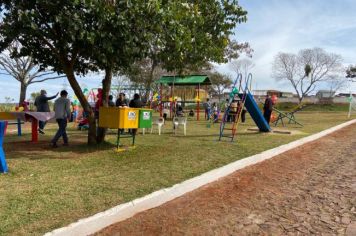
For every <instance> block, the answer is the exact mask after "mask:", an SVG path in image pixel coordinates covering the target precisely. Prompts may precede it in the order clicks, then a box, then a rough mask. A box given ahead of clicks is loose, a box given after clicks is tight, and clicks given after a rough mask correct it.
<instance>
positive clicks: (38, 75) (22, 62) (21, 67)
mask: <svg viewBox="0 0 356 236" xmlns="http://www.w3.org/2000/svg"><path fill="white" fill-rule="evenodd" d="M18 47H19V45H18V44H13V45H11V46H10V47H9V48H8V49H7V50H5V51H4V52H3V53H2V54H1V55H0V74H1V75H8V76H11V77H13V78H14V79H16V80H17V81H19V82H20V86H21V89H20V99H19V104H22V103H23V102H24V101H25V99H26V92H27V88H28V86H29V85H31V84H34V83H41V82H44V81H46V80H51V79H58V78H62V77H64V76H59V75H55V73H54V72H52V71H44V70H42V69H41V68H39V67H38V66H36V65H35V63H34V62H33V60H32V58H31V57H18V56H17V52H18Z"/></svg>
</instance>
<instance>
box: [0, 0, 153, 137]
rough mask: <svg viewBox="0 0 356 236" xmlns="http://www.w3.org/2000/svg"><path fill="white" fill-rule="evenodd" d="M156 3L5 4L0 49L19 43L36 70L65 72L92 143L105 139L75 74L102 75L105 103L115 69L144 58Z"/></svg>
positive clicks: (88, 0) (89, 0) (87, 0)
mask: <svg viewBox="0 0 356 236" xmlns="http://www.w3.org/2000/svg"><path fill="white" fill-rule="evenodd" d="M157 2H158V1H153V0H152V1H149V2H147V1H137V2H136V3H135V5H134V6H132V5H131V4H129V3H128V2H126V1H111V2H109V3H106V2H104V1H94V0H85V1H84V0H79V1H72V0H65V1H46V0H39V1H25V2H23V1H15V0H13V1H10V0H8V1H4V2H3V3H1V4H2V5H1V8H2V9H3V15H4V17H3V18H2V27H1V29H0V34H1V36H2V37H1V39H0V41H1V42H0V50H3V49H4V48H6V47H7V46H8V45H9V44H10V43H11V42H13V41H15V40H17V41H19V42H20V43H21V45H22V47H21V50H20V53H19V54H20V55H21V56H32V58H33V60H34V62H35V63H36V64H38V65H40V68H48V67H50V68H52V69H53V70H54V71H56V72H58V73H64V74H65V75H66V76H67V79H68V81H69V84H70V85H71V87H72V89H73V91H74V92H75V95H76V96H77V98H78V100H79V101H80V103H81V105H82V107H83V109H84V111H86V112H87V113H88V114H89V116H88V120H89V131H88V143H89V144H94V143H96V142H97V141H99V142H100V141H102V139H103V137H104V135H102V134H101V135H100V137H97V133H96V122H95V116H94V110H93V108H92V107H91V106H90V105H89V103H88V101H87V99H86V97H85V95H84V94H83V92H82V89H81V87H80V85H79V83H78V81H77V79H76V74H82V75H85V74H86V73H88V72H89V71H98V70H99V69H102V70H104V71H105V78H104V80H103V94H104V97H103V101H104V105H106V104H107V101H106V97H107V96H106V95H107V94H108V91H109V90H110V84H111V77H112V73H113V70H118V69H119V68H121V67H122V68H125V67H127V66H128V65H129V64H131V63H133V62H134V61H135V60H136V59H137V58H140V57H141V55H142V54H143V55H144V54H145V52H144V51H145V49H146V48H147V46H146V45H145V42H146V41H147V38H146V37H148V35H149V34H148V32H146V28H147V27H150V25H149V24H150V23H152V22H149V21H147V19H151V18H152V17H151V16H152V14H151V13H152V12H153V13H154V12H157V11H158V10H159V6H157ZM146 17H148V18H146ZM153 19H154V18H153Z"/></svg>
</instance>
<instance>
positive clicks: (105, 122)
mask: <svg viewBox="0 0 356 236" xmlns="http://www.w3.org/2000/svg"><path fill="white" fill-rule="evenodd" d="M119 124H120V110H119V108H118V107H100V109H99V127H101V128H109V129H119V128H120V127H119Z"/></svg>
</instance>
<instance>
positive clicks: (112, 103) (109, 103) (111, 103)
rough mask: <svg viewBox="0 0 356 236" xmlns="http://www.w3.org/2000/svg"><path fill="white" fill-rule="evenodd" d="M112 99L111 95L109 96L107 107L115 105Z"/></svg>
mask: <svg viewBox="0 0 356 236" xmlns="http://www.w3.org/2000/svg"><path fill="white" fill-rule="evenodd" d="M113 99H114V97H113V96H112V95H109V101H108V105H109V107H114V106H115V103H114V101H113Z"/></svg>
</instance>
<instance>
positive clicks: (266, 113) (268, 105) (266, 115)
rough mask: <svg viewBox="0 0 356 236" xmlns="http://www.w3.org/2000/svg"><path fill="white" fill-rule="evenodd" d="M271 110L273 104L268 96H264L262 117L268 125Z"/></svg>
mask: <svg viewBox="0 0 356 236" xmlns="http://www.w3.org/2000/svg"><path fill="white" fill-rule="evenodd" d="M272 110H273V102H272V99H271V98H270V96H269V95H267V96H266V100H265V104H264V105H263V117H264V118H265V119H266V121H267V123H268V124H269V122H270V119H271V114H272Z"/></svg>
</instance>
